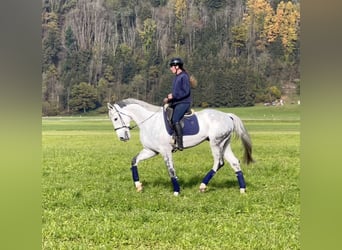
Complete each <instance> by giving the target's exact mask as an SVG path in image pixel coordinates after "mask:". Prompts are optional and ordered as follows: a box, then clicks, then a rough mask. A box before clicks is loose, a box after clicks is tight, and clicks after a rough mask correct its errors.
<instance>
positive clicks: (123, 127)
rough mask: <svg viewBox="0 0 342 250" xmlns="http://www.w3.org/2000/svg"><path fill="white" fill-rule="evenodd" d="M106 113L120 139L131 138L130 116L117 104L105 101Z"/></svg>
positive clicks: (126, 139)
mask: <svg viewBox="0 0 342 250" xmlns="http://www.w3.org/2000/svg"><path fill="white" fill-rule="evenodd" d="M107 107H108V115H109V118H110V120H111V121H112V124H113V127H114V130H115V131H116V134H117V136H118V138H119V139H120V140H121V141H128V140H129V139H130V138H131V134H130V131H129V130H130V126H129V124H130V121H131V117H130V116H129V115H128V114H126V113H125V112H124V111H123V110H122V109H121V108H120V106H119V105H117V104H114V105H112V104H110V103H107Z"/></svg>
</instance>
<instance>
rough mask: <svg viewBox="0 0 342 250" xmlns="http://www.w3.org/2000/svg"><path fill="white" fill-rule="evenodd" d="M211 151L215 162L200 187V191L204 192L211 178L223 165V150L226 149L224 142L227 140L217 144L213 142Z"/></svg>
mask: <svg viewBox="0 0 342 250" xmlns="http://www.w3.org/2000/svg"><path fill="white" fill-rule="evenodd" d="M210 144H211V152H212V154H213V157H214V164H213V167H212V169H210V171H209V172H208V173H207V174H206V176H205V177H204V178H203V180H202V183H201V185H200V187H199V190H200V192H204V191H205V190H206V188H207V185H208V183H209V181H210V180H211V178H213V177H214V175H215V174H216V172H217V171H218V170H219V169H220V168H221V167H223V165H224V160H223V150H224V147H225V146H224V144H225V142H221V143H220V144H215V143H214V142H211V143H210Z"/></svg>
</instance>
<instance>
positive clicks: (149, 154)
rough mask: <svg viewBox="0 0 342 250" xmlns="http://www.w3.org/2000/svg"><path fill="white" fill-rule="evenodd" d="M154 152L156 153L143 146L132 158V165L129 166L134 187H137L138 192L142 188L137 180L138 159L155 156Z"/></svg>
mask: <svg viewBox="0 0 342 250" xmlns="http://www.w3.org/2000/svg"><path fill="white" fill-rule="evenodd" d="M156 154H157V153H156V152H155V151H152V150H150V149H146V148H144V149H143V150H141V151H140V153H139V154H137V155H136V156H135V157H133V159H132V166H131V171H132V178H133V182H134V185H135V188H136V189H137V191H138V192H141V191H142V190H143V185H142V183H141V182H140V180H139V172H138V163H139V162H140V161H143V160H146V159H148V158H151V157H153V156H155V155H156Z"/></svg>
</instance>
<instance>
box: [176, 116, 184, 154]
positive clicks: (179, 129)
mask: <svg viewBox="0 0 342 250" xmlns="http://www.w3.org/2000/svg"><path fill="white" fill-rule="evenodd" d="M174 128H175V133H176V142H177V147H178V149H179V150H180V151H182V150H183V128H182V126H181V124H180V123H179V122H176V123H175V125H174Z"/></svg>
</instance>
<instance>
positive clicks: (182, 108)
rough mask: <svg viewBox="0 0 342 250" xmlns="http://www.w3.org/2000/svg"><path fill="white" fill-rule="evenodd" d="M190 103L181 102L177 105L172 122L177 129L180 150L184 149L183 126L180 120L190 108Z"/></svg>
mask: <svg viewBox="0 0 342 250" xmlns="http://www.w3.org/2000/svg"><path fill="white" fill-rule="evenodd" d="M189 107H190V104H188V103H179V104H177V105H175V107H174V111H173V115H172V124H173V128H174V130H175V135H176V136H175V138H176V142H177V147H178V149H179V150H180V151H182V150H183V128H182V126H181V124H180V120H181V119H182V118H183V116H184V114H185V113H186V111H187V110H188V109H189Z"/></svg>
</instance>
